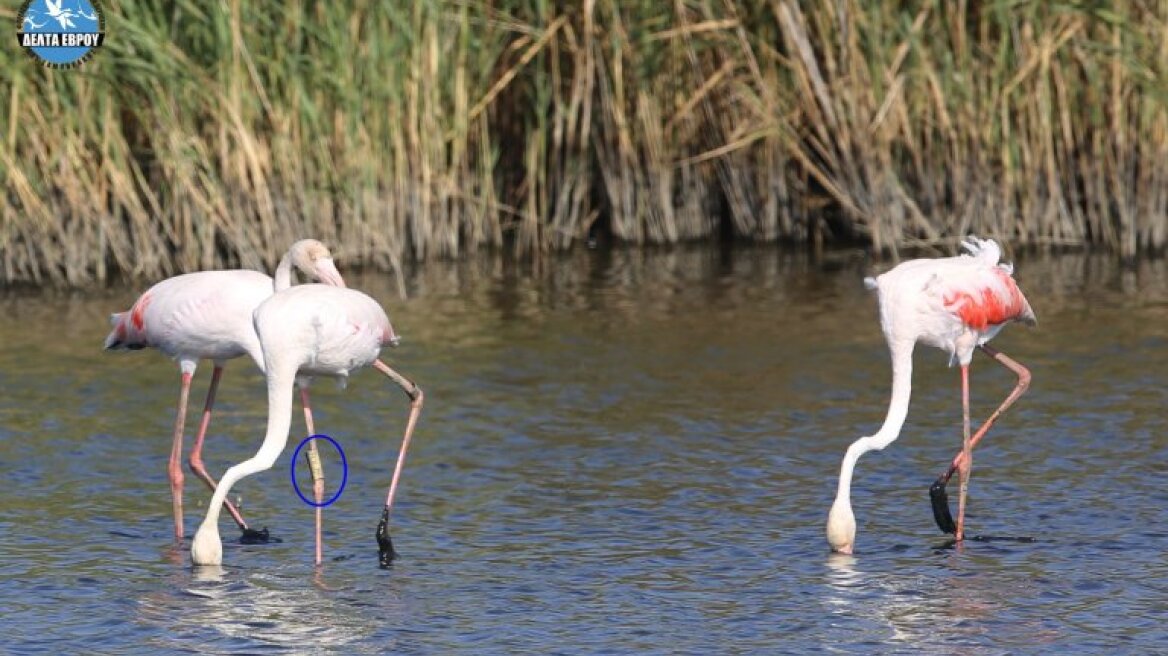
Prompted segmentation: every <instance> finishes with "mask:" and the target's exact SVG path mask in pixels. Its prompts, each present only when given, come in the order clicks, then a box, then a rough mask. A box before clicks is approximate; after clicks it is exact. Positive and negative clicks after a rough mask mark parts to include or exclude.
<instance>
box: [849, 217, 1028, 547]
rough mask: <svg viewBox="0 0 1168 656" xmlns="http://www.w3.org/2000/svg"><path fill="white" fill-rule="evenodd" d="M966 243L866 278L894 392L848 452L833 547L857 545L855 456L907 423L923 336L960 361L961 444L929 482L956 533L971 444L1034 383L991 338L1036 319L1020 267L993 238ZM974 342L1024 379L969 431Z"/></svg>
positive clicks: (943, 523) (942, 521)
mask: <svg viewBox="0 0 1168 656" xmlns="http://www.w3.org/2000/svg"><path fill="white" fill-rule="evenodd" d="M962 246H963V248H964V249H965V250H966V251H967V253H966V254H962V255H958V256H956V257H946V258H939V259H919V260H910V261H908V262H904V263H902V264H900V265H898V266H896V267H895V268H893V269H892V270H890V271H888V272H887V273H884V274H883V275H880V276H878V277H876V278H875V279H873V278H868V279H866V280H865V284H867V286H868V287H869V288H870V289H875V290H876V291H877V295H878V297H879V306H880V326H881V328H882V329H883V332H884V339H885V341H887V342H888V350H889V352H890V354H891V357H892V398H891V401H890V402H889V406H888V414H887V416H886V417H885V419H884V424H883V425H882V426H881V427H880V430H879V431H877V432H876V434H875V435H870V436H865V437H861V438H859V439H857V440H856V441H855V442H853V443H852V444H851V446H849V447H848V450H847V453H846V454H845V455H844V459H843V464H842V465H841V467H840V478H839V486H838V488H837V491H836V497H835V502H834V503H833V504H832V506H831V511H830V512H829V513H828V520H827V541H828V543H829V544H830V545H831V548H832V550H834V551H837V552H840V553H852V550H853V548H854V546H855V540H856V520H855V515H854V514H853V512H852V503H851V484H852V472H853V469H854V467H855V465H856V461H857V460H859V459H860V456H862V455H864V454H865V453H867V452H868V451H874V450H880V449H883V448H885V447H887V446H888V445H889V444H891V443H892V442H893V441H895V440H896V438H897V437H898V436H899V435H900V430H901V428H902V427H903V426H904V421H905V418H906V417H907V415H908V406H909V399H910V397H911V395H912V365H913V362H912V356H913V349H914V348H915V347H916V344H917V343H918V342H919V343H922V344H926V345H928V346H933V347H936V348H939V349H942V350H944V351H947V352H948V353H949V356H950V363H952V362H954V361H956V362H957V363H958V364H959V365H960V366H961V407H962V413H963V439H962V450H961V452H960V453H958V454H957V456H956V457H955V458H954V459H953V462H952V463H951V464H950V466H949V468H948V469H947V470H946V471H945V473H943V474H942V475H941V476H940V477H939V478H938V479H937V481H936V482H935V483H934V484H933V486H932V488H930V490H929V492H930V496H931V498H932V503H933V515H934V519H935V520H936V521H937V525H938V526H939V527H940V528H941V530H942V531H944V532H946V533H953V534H954V537H955V538H956V540H957V541H958V542H960V541H961V540H963V539H964V537H965V504H966V494H967V489H968V486H969V473H970V470H971V468H972V466H973V453H972V449H973V447H974V446H975V445H976V444H977V443H978V442H979V441H981V439H982V437H984V436H985V434H986V431H988V430H989V428H990V426H992V425H993V423H994V422H995V421H996V420H997V419H998V417H999V416H1001V414H1002V413H1003V412H1005V410H1006V409H1007V408H1009V407H1010V406H1011V405H1013V403H1014V402H1015V401H1016V400H1017V399H1018V397H1020V396H1021V395H1022V394H1023V392H1025V391H1026V389H1027V387H1029V385H1030V372H1029V370H1027V369H1026V368H1025V367H1023V366H1022V365H1021V364H1018V363H1017V362H1015V361H1014V360H1012V359H1011V358H1009V357H1007V356H1006V355H1005V354H1004V353H1001V352H998V351H996V350H994V349H992V348H990V347H989V346H987V345H986V342H988V341H989V340H991V339H993V337H994V336H995V335H997V334H998V332H999V331H1000V330H1001V329H1002V328H1003V327H1005V325H1006V324H1008V323H1010V322H1014V321H1017V322H1020V323H1023V324H1028V325H1036V324H1037V319H1036V318H1035V316H1034V311H1033V310H1032V309H1031V308H1030V303H1029V302H1027V300H1026V297H1025V296H1023V295H1022V291H1021V290H1020V289H1018V285H1017V283H1015V282H1014V277H1013V272H1014V268H1013V266H1012V265H1010V264H1008V263H1003V262H1001V257H1002V250H1001V248H1000V247H999V246H998V244H997V243H996V242H994V241H993V240H990V239H977V238H975V237H970V238H968V239H967V240H966V241H965V242H964V243H963V244H962ZM975 350H981V351H982V352H983V353H985V354H987V355H989V356H990V357H991V358H993V359H994V360H996V361H997V362H998V363H1000V364H1002V365H1003V366H1005V367H1006V368H1008V369H1010V370H1011V371H1012V372H1014V374H1015V375H1016V376H1017V377H1018V382H1017V384H1016V385H1015V387H1014V389H1013V391H1011V392H1010V394H1009V395H1008V396H1007V397H1006V399H1005V401H1003V402H1002V404H1001V405H1000V406H999V407H998V409H997V410H995V411H994V413H993V414H992V415H990V417H989V419H987V420H986V421H985V423H983V424H982V425H981V427H980V428H979V429H978V431H977V433H976V434H974V435H972V436H971V435H970V423H969V363H970V361H971V360H972V359H973V352H974V351H975ZM954 472H957V473H958V474H959V479H960V492H959V497H958V507H957V521H956V523H954V522H953V519H952V516H951V515H950V513H949V504H948V498H947V496H946V493H945V486H946V484H947V483H948V482H949V479H950V478H951V477H952V476H953V473H954Z"/></svg>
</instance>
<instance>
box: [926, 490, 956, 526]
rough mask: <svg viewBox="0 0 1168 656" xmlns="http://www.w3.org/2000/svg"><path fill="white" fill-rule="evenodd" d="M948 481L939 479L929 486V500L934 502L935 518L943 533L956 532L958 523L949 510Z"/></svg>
mask: <svg viewBox="0 0 1168 656" xmlns="http://www.w3.org/2000/svg"><path fill="white" fill-rule="evenodd" d="M946 482H947V481H945V480H943V479H937V481H936V482H934V483H933V484H932V486H930V487H929V500H930V501H931V502H932V504H933V520H934V521H935V522H937V528H939V529H941V532H942V533H950V534H956V533H957V524H956V523H954V522H953V515H952V514H950V512H949V495H948V494H946V493H945V483H946Z"/></svg>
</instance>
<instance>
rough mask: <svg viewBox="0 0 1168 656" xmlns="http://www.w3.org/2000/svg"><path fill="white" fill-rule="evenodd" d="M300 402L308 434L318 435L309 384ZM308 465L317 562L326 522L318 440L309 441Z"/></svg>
mask: <svg viewBox="0 0 1168 656" xmlns="http://www.w3.org/2000/svg"><path fill="white" fill-rule="evenodd" d="M300 403H301V404H302V405H303V406H304V425H305V426H306V427H307V428H308V435H309V436H310V437H311V436H313V435H316V429H315V428H313V422H312V404H311V403H309V400H308V386H307V385H305V386H302V387H301V388H300ZM305 455H306V456H307V457H308V465H309V468H310V469H311V471H312V494H313V496H314V497H315V498H316V564H317V565H319V564H320V563H321V561H323V559H324V540H323V538H322V536H321V527H322V526H323V524H324V514H323V511H324V507H323V506H322V505H321V503H322V502H323V501H324V470H322V469H321V467H320V452H319V451H318V450H317V448H316V440H312V441H311V442H309V443H308V453H307V454H305Z"/></svg>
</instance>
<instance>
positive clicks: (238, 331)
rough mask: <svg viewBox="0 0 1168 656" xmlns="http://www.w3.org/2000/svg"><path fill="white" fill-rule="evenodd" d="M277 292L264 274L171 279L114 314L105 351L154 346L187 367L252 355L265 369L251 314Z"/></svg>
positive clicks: (203, 274) (205, 274)
mask: <svg viewBox="0 0 1168 656" xmlns="http://www.w3.org/2000/svg"><path fill="white" fill-rule="evenodd" d="M272 293H273V287H272V278H271V277H270V276H268V275H265V274H263V273H260V272H259V271H245V270H239V271H200V272H198V273H187V274H184V275H181V276H175V277H173V278H168V279H166V280H163V281H162V282H160V283H158V284H156V285H154V286H153V287H151V288H150V289H148V290H146V291H145V292H144V293H143V294H142V295H141V296H139V297H138V300H136V301H135V302H134V305H133V306H131V308H130V309H129V310H128V311H126V312H119V313H117V314H115V315H113V316H112V317H111V319H110V323H111V324H112V326H113V329H112V330H111V331H110V334H109V336H108V337H106V340H105V348H107V349H111V350H116V349H141V348H146V347H154V348H157V349H158V350H160V351H162V352H163V353H165V354H166V355H168V356H170V357H171V358H173V359H175V360H178V361H179V362H180V363H182V362H197V361H199V360H203V359H207V360H220V361H221V360H230V359H233V358H237V357H240V356H243V355H250V356H251V358H252V360H253V361H255V363H256V366H258V367H259V368H260V369H261V370H262V369H263V368H264V360H263V354H262V352H261V349H260V340H259V338H258V337H256V334H255V329H254V328H253V327H252V324H251V314H252V312H254V311H255V309H256V308H257V307H259V305H260V303H263V302H264V301H265V300H267V298H268V297H269V296H271V295H272Z"/></svg>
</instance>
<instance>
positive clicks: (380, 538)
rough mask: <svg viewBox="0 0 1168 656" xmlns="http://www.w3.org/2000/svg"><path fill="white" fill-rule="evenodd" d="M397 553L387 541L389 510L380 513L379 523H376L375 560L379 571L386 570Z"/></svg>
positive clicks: (391, 541)
mask: <svg viewBox="0 0 1168 656" xmlns="http://www.w3.org/2000/svg"><path fill="white" fill-rule="evenodd" d="M394 558H397V552H396V551H394V550H393V540H391V539H389V508H386V509H385V510H382V511H381V521H380V522H377V560H378V562H379V563H380V565H381V569H386V568H388V567H389V566H390V565H391V564H392V563H393V559H394Z"/></svg>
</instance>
